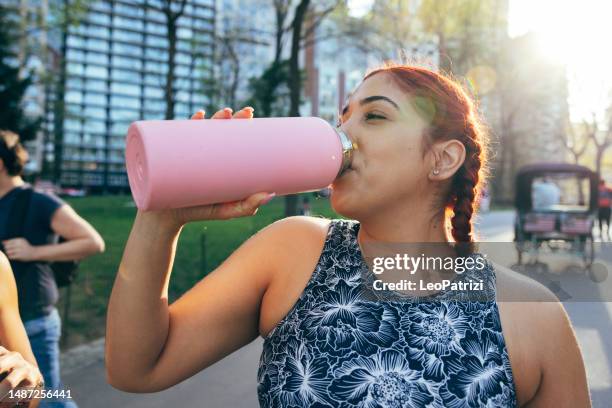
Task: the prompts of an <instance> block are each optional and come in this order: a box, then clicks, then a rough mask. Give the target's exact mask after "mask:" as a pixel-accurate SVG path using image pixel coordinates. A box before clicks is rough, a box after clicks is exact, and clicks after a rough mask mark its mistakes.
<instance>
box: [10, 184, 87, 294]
mask: <svg viewBox="0 0 612 408" xmlns="http://www.w3.org/2000/svg"><path fill="white" fill-rule="evenodd" d="M33 192H34V190H32V188H29V187H28V188H24V189H23V190H22V191H19V192H18V193H17V198H16V199H15V202H14V203H13V206H12V207H11V212H10V215H9V221H8V228H7V232H8V236H9V237H11V238H15V237H23V235H24V228H25V221H26V216H27V209H28V208H29V207H30V200H31V198H32V193H33ZM65 241H66V240H65V239H64V238H63V237H61V236H60V237H59V241H58V243H61V242H65ZM49 266H50V267H51V270H52V271H53V275H54V277H55V283H56V284H57V287H58V288H62V287H65V286H69V285H70V284H71V283H72V282H74V280H75V279H76V277H77V272H78V269H79V261H55V262H49Z"/></svg>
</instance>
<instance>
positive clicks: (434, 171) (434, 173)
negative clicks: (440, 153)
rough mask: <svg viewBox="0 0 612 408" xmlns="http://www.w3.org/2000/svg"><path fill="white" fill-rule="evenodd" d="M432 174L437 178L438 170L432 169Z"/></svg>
mask: <svg viewBox="0 0 612 408" xmlns="http://www.w3.org/2000/svg"><path fill="white" fill-rule="evenodd" d="M432 173H433V175H434V176H437V175H438V174H440V170H438V169H433V171H432Z"/></svg>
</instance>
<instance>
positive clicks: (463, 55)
mask: <svg viewBox="0 0 612 408" xmlns="http://www.w3.org/2000/svg"><path fill="white" fill-rule="evenodd" d="M499 7H500V5H499V4H498V2H496V1H493V0H486V1H482V0H455V1H448V0H423V1H422V2H421V5H420V7H419V9H418V17H419V20H420V22H421V23H422V25H423V29H424V30H425V32H427V33H429V34H432V35H433V36H434V37H435V39H436V41H437V43H438V54H439V67H440V70H441V71H444V72H462V71H465V70H466V67H468V66H469V65H470V64H473V63H475V62H477V61H479V60H480V59H481V58H482V57H483V56H484V53H483V51H485V50H486V48H487V47H483V42H487V41H489V40H490V36H491V35H492V31H493V30H495V29H496V28H498V27H499V26H500V24H501V23H503V20H500V17H501V16H500V14H499V13H498V10H499Z"/></svg>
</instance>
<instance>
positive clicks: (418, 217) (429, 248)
mask: <svg viewBox="0 0 612 408" xmlns="http://www.w3.org/2000/svg"><path fill="white" fill-rule="evenodd" d="M423 201H425V200H423ZM416 207H421V208H411V209H407V210H403V211H378V212H376V213H375V214H371V215H369V216H368V217H365V218H363V219H360V220H359V224H360V227H359V232H358V234H357V240H358V243H359V245H360V247H361V249H362V252H364V253H366V252H371V251H368V247H369V248H370V249H371V250H373V251H375V252H376V251H378V250H377V249H374V248H378V247H379V246H380V245H377V244H381V245H382V246H383V247H384V246H386V247H387V248H391V247H392V248H396V249H398V250H400V251H405V252H410V253H413V254H421V253H427V254H429V255H432V256H433V255H438V256H445V255H451V254H454V253H455V251H454V249H453V248H452V246H451V244H450V243H449V242H452V241H453V240H452V239H449V238H448V236H449V235H448V233H447V231H446V222H445V214H444V212H443V211H442V212H440V213H439V214H433V213H431V210H429V211H428V209H427V208H426V206H424V205H417V206H416Z"/></svg>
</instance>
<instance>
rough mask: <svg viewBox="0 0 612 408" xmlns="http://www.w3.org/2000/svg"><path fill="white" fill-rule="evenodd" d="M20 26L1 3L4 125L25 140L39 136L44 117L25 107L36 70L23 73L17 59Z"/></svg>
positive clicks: (0, 110) (0, 119)
mask: <svg viewBox="0 0 612 408" xmlns="http://www.w3.org/2000/svg"><path fill="white" fill-rule="evenodd" d="M18 29H19V28H18V27H17V25H16V24H15V23H14V22H13V20H12V19H11V18H10V17H9V10H8V9H7V8H6V7H5V6H3V5H0V128H1V129H8V130H12V131H14V132H15V133H17V134H19V135H20V137H21V138H22V140H30V139H32V138H34V137H35V135H36V131H37V130H38V128H39V127H40V118H38V119H32V118H29V117H28V116H27V115H26V114H25V112H24V109H23V98H24V95H25V92H26V90H27V89H28V87H29V86H30V85H31V84H32V82H33V81H34V78H33V74H32V72H26V74H25V75H22V74H21V68H20V67H19V64H16V63H15V61H17V60H18V58H17V52H18V51H17V50H16V49H15V44H16V43H17V36H16V35H15V33H17V32H18Z"/></svg>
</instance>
